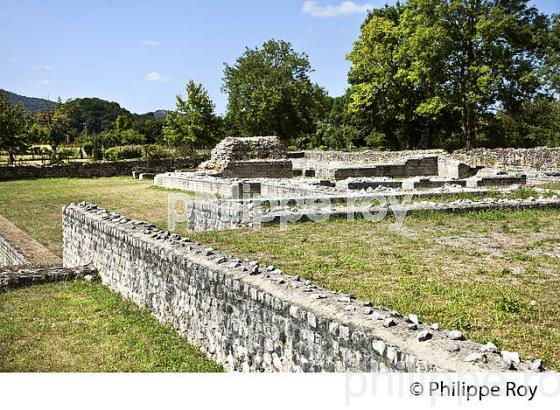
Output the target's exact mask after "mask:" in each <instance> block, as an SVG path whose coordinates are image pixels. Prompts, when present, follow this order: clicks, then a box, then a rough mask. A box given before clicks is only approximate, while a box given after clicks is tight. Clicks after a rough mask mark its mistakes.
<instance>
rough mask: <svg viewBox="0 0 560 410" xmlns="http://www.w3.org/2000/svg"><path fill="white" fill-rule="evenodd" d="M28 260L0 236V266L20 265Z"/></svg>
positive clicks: (27, 262)
mask: <svg viewBox="0 0 560 410" xmlns="http://www.w3.org/2000/svg"><path fill="white" fill-rule="evenodd" d="M27 264H29V260H28V259H27V258H26V257H25V255H23V254H22V253H21V252H20V251H19V250H18V249H16V247H15V246H13V245H12V244H11V243H10V242H8V241H7V240H6V239H4V238H3V237H2V236H0V266H20V265H27Z"/></svg>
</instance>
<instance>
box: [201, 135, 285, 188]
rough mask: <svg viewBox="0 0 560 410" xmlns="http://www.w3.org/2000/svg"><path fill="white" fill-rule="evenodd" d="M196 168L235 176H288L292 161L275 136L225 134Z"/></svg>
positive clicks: (214, 173) (223, 175)
mask: <svg viewBox="0 0 560 410" xmlns="http://www.w3.org/2000/svg"><path fill="white" fill-rule="evenodd" d="M199 169H200V170H202V171H209V172H210V173H211V174H212V175H218V176H222V177H237V178H291V177H292V162H291V161H289V160H288V159H287V158H286V149H285V148H284V146H283V145H282V144H281V142H280V140H279V139H278V137H274V136H269V137H251V138H234V137H228V138H225V139H224V140H223V141H222V142H220V143H219V144H218V145H216V147H214V149H213V150H212V153H211V157H210V160H208V161H206V162H203V163H202V164H201V165H200V166H199Z"/></svg>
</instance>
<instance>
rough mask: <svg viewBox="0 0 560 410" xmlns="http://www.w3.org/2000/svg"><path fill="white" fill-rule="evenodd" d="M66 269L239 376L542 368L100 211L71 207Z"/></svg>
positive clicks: (66, 219)
mask: <svg viewBox="0 0 560 410" xmlns="http://www.w3.org/2000/svg"><path fill="white" fill-rule="evenodd" d="M63 236H64V265H65V267H68V268H72V267H78V266H83V265H89V264H91V265H92V266H93V267H95V268H96V269H97V270H98V271H99V275H100V277H101V279H102V281H103V283H105V284H107V285H108V286H109V287H110V288H112V289H113V290H115V291H117V292H119V293H120V294H122V295H123V296H124V297H126V298H127V299H130V300H132V301H133V302H134V303H136V304H137V305H139V306H142V307H145V308H148V309H149V310H150V311H151V312H152V313H153V314H154V315H155V316H156V317H157V318H158V319H159V320H160V321H162V322H168V323H171V324H172V325H173V326H174V327H175V328H176V329H177V331H178V332H179V333H181V334H183V335H185V336H187V337H188V338H189V340H190V341H191V342H193V343H194V344H196V345H198V346H199V347H201V348H202V349H203V350H204V351H205V352H206V353H207V354H208V356H209V357H210V358H212V359H214V360H216V361H217V362H218V363H221V364H223V365H224V366H225V367H226V368H227V369H230V370H236V371H304V372H318V371H366V372H370V371H383V370H393V371H486V370H507V369H519V370H540V369H541V366H540V362H534V363H530V362H525V361H522V360H519V359H518V358H517V356H516V357H515V360H514V359H513V355H509V354H507V352H503V353H499V352H498V351H497V349H496V348H495V346H490V344H487V345H480V344H477V343H474V342H471V341H469V340H465V339H464V337H463V336H462V335H459V334H458V332H446V331H443V330H439V326H437V324H432V325H429V324H423V323H421V322H420V320H419V319H418V317H417V316H416V315H412V314H411V315H409V316H403V315H401V314H399V313H397V312H394V311H391V310H388V309H386V308H383V307H374V306H371V305H370V304H369V303H368V302H364V301H359V300H356V299H355V298H353V297H352V296H351V295H345V294H340V293H336V292H330V291H327V290H325V289H322V288H320V287H319V286H317V285H315V284H313V283H312V282H309V281H306V280H302V279H300V278H299V277H294V276H289V275H287V274H285V273H284V272H282V271H280V270H279V269H276V268H275V267H273V266H268V267H265V266H262V265H260V264H259V263H258V262H257V261H249V260H239V259H237V258H235V257H232V256H230V255H227V254H223V253H220V252H217V251H215V250H213V249H210V248H207V247H205V246H204V245H202V244H200V243H196V242H193V241H190V240H189V239H187V238H182V237H180V236H178V235H175V234H172V233H169V232H165V231H161V230H159V229H156V228H155V227H154V226H153V225H149V224H147V223H143V222H140V221H135V220H130V219H128V218H126V217H125V216H122V215H119V214H116V213H113V212H110V211H108V210H106V209H103V208H100V207H98V206H97V205H93V204H87V203H81V204H79V205H69V206H67V207H65V208H64V210H63Z"/></svg>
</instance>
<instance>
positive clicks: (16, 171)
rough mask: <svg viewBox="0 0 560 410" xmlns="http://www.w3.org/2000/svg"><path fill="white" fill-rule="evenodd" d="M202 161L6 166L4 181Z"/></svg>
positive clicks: (0, 174)
mask: <svg viewBox="0 0 560 410" xmlns="http://www.w3.org/2000/svg"><path fill="white" fill-rule="evenodd" d="M199 164H200V160H199V159H190V158H179V159H163V160H161V161H159V162H158V163H157V164H147V163H146V161H143V160H126V161H115V162H112V161H102V162H71V163H69V164H58V165H2V166H0V181H9V180H18V179H36V178H100V177H114V176H125V175H132V171H134V170H143V171H145V172H154V173H161V172H167V171H174V170H176V169H192V168H196V167H197V166H198V165H199Z"/></svg>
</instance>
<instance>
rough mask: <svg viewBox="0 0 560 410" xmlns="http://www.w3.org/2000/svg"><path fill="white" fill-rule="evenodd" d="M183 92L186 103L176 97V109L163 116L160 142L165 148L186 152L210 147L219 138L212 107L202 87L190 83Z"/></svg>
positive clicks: (179, 97) (216, 121) (216, 120)
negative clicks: (176, 148) (199, 147)
mask: <svg viewBox="0 0 560 410" xmlns="http://www.w3.org/2000/svg"><path fill="white" fill-rule="evenodd" d="M186 91H187V98H186V100H184V99H183V98H182V97H181V96H180V95H178V96H177V109H176V110H175V111H174V112H169V113H168V114H167V117H166V123H165V126H164V127H163V135H164V139H165V141H166V142H167V143H168V144H169V145H173V146H176V147H188V148H190V149H192V148H194V147H196V146H210V145H213V144H214V143H216V142H217V141H218V140H220V139H221V138H222V136H223V131H222V126H221V119H220V118H219V117H218V116H217V115H216V114H215V113H214V110H215V105H214V103H213V102H212V100H211V99H210V96H209V95H208V92H207V91H206V89H205V88H204V87H203V86H202V84H197V83H195V82H194V81H192V80H190V81H189V82H188V83H187V86H186Z"/></svg>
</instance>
